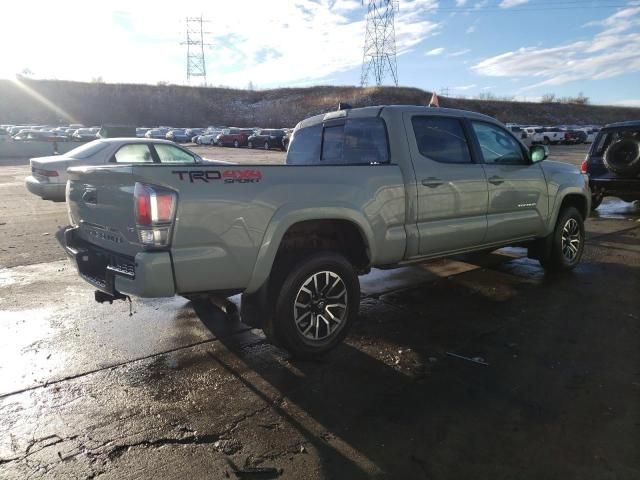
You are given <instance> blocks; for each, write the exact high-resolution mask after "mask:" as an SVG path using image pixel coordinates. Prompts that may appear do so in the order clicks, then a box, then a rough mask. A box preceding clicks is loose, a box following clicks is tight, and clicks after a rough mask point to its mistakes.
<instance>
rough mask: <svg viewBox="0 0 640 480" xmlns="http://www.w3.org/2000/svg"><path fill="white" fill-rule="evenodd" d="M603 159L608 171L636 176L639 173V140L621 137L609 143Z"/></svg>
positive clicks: (626, 175)
mask: <svg viewBox="0 0 640 480" xmlns="http://www.w3.org/2000/svg"><path fill="white" fill-rule="evenodd" d="M603 161H604V164H605V166H606V167H607V169H608V170H609V171H610V172H613V173H616V174H618V175H622V176H625V177H632V176H636V175H637V174H638V173H640V142H638V141H637V140H633V139H630V138H623V139H621V140H619V141H617V142H615V143H613V144H611V145H610V146H609V148H607V151H606V152H605V153H604V158H603Z"/></svg>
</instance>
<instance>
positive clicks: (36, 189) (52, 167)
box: [26, 138, 226, 202]
mask: <svg viewBox="0 0 640 480" xmlns="http://www.w3.org/2000/svg"><path fill="white" fill-rule="evenodd" d="M203 162H205V163H210V161H208V160H203V159H202V157H200V156H199V155H196V154H195V153H193V152H191V151H189V150H187V149H186V148H183V147H181V146H179V145H176V144H175V143H173V142H170V141H168V140H154V139H147V138H108V139H100V140H94V141H93V142H90V143H86V144H84V145H82V146H80V147H78V148H75V149H73V150H71V151H69V152H67V153H65V154H63V155H55V156H52V157H38V158H32V159H31V160H30V164H31V176H29V177H27V180H26V185H27V189H28V190H29V191H30V192H31V193H33V194H34V195H38V196H39V197H41V198H42V199H43V200H52V201H54V202H64V201H65V188H66V185H67V168H69V167H75V166H81V165H106V164H110V163H114V164H115V163H121V164H131V163H180V164H196V163H203ZM211 163H226V162H211Z"/></svg>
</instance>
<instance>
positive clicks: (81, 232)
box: [59, 106, 591, 356]
mask: <svg viewBox="0 0 640 480" xmlns="http://www.w3.org/2000/svg"><path fill="white" fill-rule="evenodd" d="M546 155H547V154H546V149H545V148H544V147H542V146H533V147H531V148H526V147H525V146H524V145H523V144H522V143H521V142H520V141H519V140H518V139H517V138H516V137H514V136H513V134H512V133H511V132H509V131H508V130H507V129H506V128H505V127H504V126H503V125H502V124H501V123H499V122H498V121H496V120H494V119H492V118H490V117H487V116H484V115H480V114H476V113H472V112H466V111H460V110H450V109H441V108H428V107H416V106H381V107H366V108H357V109H349V110H338V111H335V112H329V113H327V114H324V115H318V116H315V117H312V118H309V119H306V120H303V121H302V122H300V123H299V124H298V125H297V127H296V128H295V131H294V133H293V136H292V140H291V145H290V148H289V151H288V153H287V161H286V165H229V164H225V165H204V164H195V163H194V164H188V163H181V164H174V165H171V164H160V163H149V164H133V165H126V166H125V165H122V166H117V165H116V166H92V167H74V168H70V169H69V171H68V173H69V181H68V183H67V202H68V209H69V216H70V221H71V226H69V227H67V228H66V229H64V230H61V234H60V235H59V238H60V240H61V243H62V244H63V246H64V248H65V250H66V252H67V253H68V255H69V256H70V257H72V259H73V260H74V261H75V263H76V265H77V269H78V271H79V273H80V275H81V276H82V278H84V279H85V280H86V281H88V282H89V283H91V284H92V285H94V286H95V287H96V288H97V291H96V300H98V301H101V302H102V301H113V300H115V299H122V298H125V296H126V295H135V296H139V297H170V296H173V295H176V294H178V295H182V296H184V297H187V298H191V299H197V298H198V297H200V296H218V297H220V296H221V297H228V296H231V295H234V294H238V293H242V297H241V309H240V315H241V318H242V320H243V321H244V322H245V323H247V324H249V325H251V326H254V327H258V328H262V329H263V330H264V331H265V334H266V336H267V338H268V339H269V340H270V341H272V342H274V343H275V344H277V345H279V346H281V347H283V348H285V349H286V350H288V351H290V352H292V353H293V354H294V355H297V356H314V355H318V354H322V353H323V352H326V351H327V350H329V349H331V348H332V347H334V346H335V345H336V344H338V343H339V342H340V341H341V340H342V339H343V338H344V337H345V335H346V333H347V331H348V328H349V326H350V325H351V324H352V323H353V321H354V320H355V318H356V317H357V315H358V307H359V302H360V287H359V280H358V275H361V274H365V273H367V272H368V271H369V270H370V269H371V268H372V267H377V268H382V269H388V268H394V267H397V266H402V265H407V264H412V263H417V262H422V261H424V260H428V259H433V258H440V257H445V256H450V255H454V254H460V253H465V252H472V251H486V250H492V249H496V248H499V247H503V246H506V245H520V246H525V247H527V248H528V252H529V255H530V256H531V257H532V258H537V259H539V261H540V262H541V264H542V265H543V267H545V268H546V269H550V270H567V269H571V268H573V267H574V266H575V265H576V264H577V263H578V262H579V261H580V258H581V255H582V252H583V248H584V239H585V236H584V219H585V218H586V217H587V215H588V213H589V211H590V202H591V195H590V192H589V187H588V179H587V176H586V175H583V174H582V173H580V171H579V170H578V169H577V168H576V167H574V166H571V165H568V164H564V163H557V162H552V161H543V160H545V158H546Z"/></svg>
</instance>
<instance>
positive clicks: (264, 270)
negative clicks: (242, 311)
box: [245, 205, 376, 294]
mask: <svg viewBox="0 0 640 480" xmlns="http://www.w3.org/2000/svg"><path fill="white" fill-rule="evenodd" d="M309 220H346V221H349V222H351V223H353V224H354V225H355V226H356V227H358V229H359V230H360V233H361V234H362V237H363V239H364V241H365V243H366V245H367V248H368V250H369V251H368V253H369V258H371V259H374V258H376V251H375V242H374V241H373V239H374V233H373V230H372V228H371V225H370V224H369V222H368V221H367V219H366V218H365V216H364V215H363V214H362V213H360V212H359V211H357V210H354V209H353V208H351V207H345V206H329V207H323V208H299V207H297V206H295V205H292V206H290V207H287V208H284V209H281V210H279V211H278V212H276V214H275V215H274V216H273V218H272V219H271V222H270V223H269V225H268V227H267V230H266V232H265V235H264V239H263V241H262V246H261V247H260V250H259V252H258V257H257V260H256V264H255V267H254V270H253V274H252V276H251V280H250V282H249V285H248V286H247V288H246V289H245V293H247V294H252V293H255V292H256V291H257V290H258V289H259V288H260V287H261V286H262V285H263V284H264V283H265V282H266V281H267V279H268V278H269V275H270V273H271V268H272V267H273V262H274V260H275V258H276V254H277V252H278V248H279V247H280V242H281V241H282V239H283V237H284V235H285V234H286V232H287V230H288V229H289V228H290V227H291V226H292V225H295V224H296V223H299V222H303V221H309Z"/></svg>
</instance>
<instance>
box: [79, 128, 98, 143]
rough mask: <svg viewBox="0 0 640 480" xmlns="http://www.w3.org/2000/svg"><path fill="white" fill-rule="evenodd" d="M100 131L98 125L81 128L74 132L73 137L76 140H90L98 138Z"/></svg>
mask: <svg viewBox="0 0 640 480" xmlns="http://www.w3.org/2000/svg"><path fill="white" fill-rule="evenodd" d="M99 131H100V128H98V127H92V128H79V129H78V130H76V132H75V133H74V134H73V137H72V139H73V140H75V141H76V142H90V141H92V140H95V139H96V138H97V136H98V132H99Z"/></svg>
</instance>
